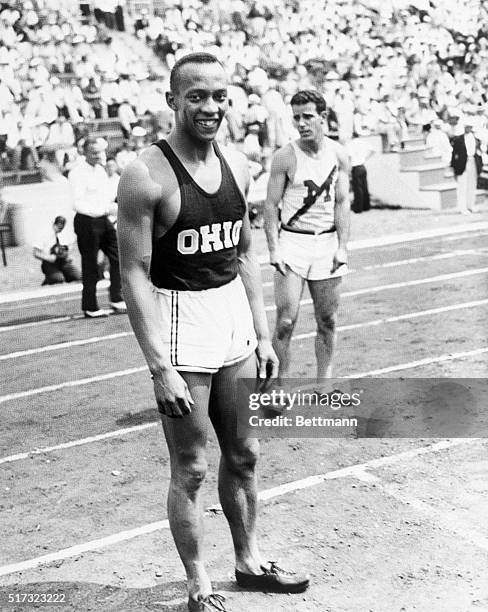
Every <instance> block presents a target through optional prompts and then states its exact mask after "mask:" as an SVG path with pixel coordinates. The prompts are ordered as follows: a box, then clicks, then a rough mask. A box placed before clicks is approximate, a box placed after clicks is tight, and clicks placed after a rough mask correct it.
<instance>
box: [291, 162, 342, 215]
mask: <svg viewBox="0 0 488 612" xmlns="http://www.w3.org/2000/svg"><path fill="white" fill-rule="evenodd" d="M336 174H337V166H334V167H333V168H332V170H331V171H330V174H329V176H328V177H327V178H326V179H325V181H324V182H323V183H322V185H317V184H316V183H315V181H312V180H307V181H303V184H304V185H305V187H306V188H307V195H306V196H305V197H304V198H303V206H302V207H301V208H299V209H298V210H297V211H296V213H295V214H294V215H292V216H291V217H290V219H289V220H288V221H287V223H286V225H293V224H294V223H295V222H296V221H297V220H298V219H299V218H300V217H301V216H302V215H304V214H305V213H306V212H307V210H309V208H311V207H312V206H313V205H314V204H315V202H316V201H317V200H318V198H319V197H320V196H321V195H322V194H323V193H324V191H325V197H324V201H325V202H330V200H331V197H330V189H331V187H332V183H333V182H334V179H335V176H336Z"/></svg>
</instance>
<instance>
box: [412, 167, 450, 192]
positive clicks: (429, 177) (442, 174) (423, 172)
mask: <svg viewBox="0 0 488 612" xmlns="http://www.w3.org/2000/svg"><path fill="white" fill-rule="evenodd" d="M446 171H447V168H446V167H445V166H444V164H426V165H425V166H423V165H420V166H409V167H408V168H403V169H402V172H417V173H418V185H419V187H427V186H429V185H435V184H439V183H440V184H442V183H444V182H446V181H450V180H451V179H450V177H446Z"/></svg>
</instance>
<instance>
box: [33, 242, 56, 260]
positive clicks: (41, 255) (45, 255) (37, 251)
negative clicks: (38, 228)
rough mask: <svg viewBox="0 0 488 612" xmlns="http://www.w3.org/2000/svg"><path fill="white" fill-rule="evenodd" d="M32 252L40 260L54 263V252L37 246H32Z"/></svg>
mask: <svg viewBox="0 0 488 612" xmlns="http://www.w3.org/2000/svg"><path fill="white" fill-rule="evenodd" d="M33 254H34V257H35V258H36V259H40V260H41V261H48V262H49V263H56V255H54V253H49V252H48V251H46V250H44V249H41V248H39V247H36V246H35V247H34V249H33Z"/></svg>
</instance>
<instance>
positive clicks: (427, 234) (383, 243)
mask: <svg viewBox="0 0 488 612" xmlns="http://www.w3.org/2000/svg"><path fill="white" fill-rule="evenodd" d="M419 222H420V223H421V222H422V221H421V220H419ZM487 229H488V223H487V222H486V221H480V222H479V223H472V224H467V225H458V226H449V227H438V228H434V229H430V230H424V231H418V232H407V233H406V234H391V235H390V236H378V237H376V238H366V239H364V240H353V241H351V242H350V243H349V244H348V250H349V251H360V250H361V249H370V248H374V247H388V246H391V245H394V244H401V243H403V242H413V241H416V240H429V239H432V238H443V239H444V237H445V236H448V238H445V239H446V240H462V239H463V238H464V236H456V234H463V233H468V235H469V233H471V232H477V231H478V232H481V234H480V235H483V234H484V233H485V230H487ZM259 263H260V264H261V265H268V266H269V255H267V254H266V255H261V256H260V257H259Z"/></svg>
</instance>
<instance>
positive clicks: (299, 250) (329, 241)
mask: <svg viewBox="0 0 488 612" xmlns="http://www.w3.org/2000/svg"><path fill="white" fill-rule="evenodd" d="M280 247H281V254H282V256H283V261H284V262H285V263H286V265H287V266H288V267H289V268H290V269H291V270H293V272H295V274H298V276H301V277H302V278H305V279H306V280H324V279H327V278H337V277H341V276H344V274H347V266H346V265H344V266H340V267H339V268H338V269H337V270H336V271H335V272H334V274H332V273H331V269H332V261H333V258H334V253H335V252H336V251H337V247H338V241H337V234H336V232H330V233H325V234H299V233H297V232H287V231H286V230H281V232H280Z"/></svg>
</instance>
